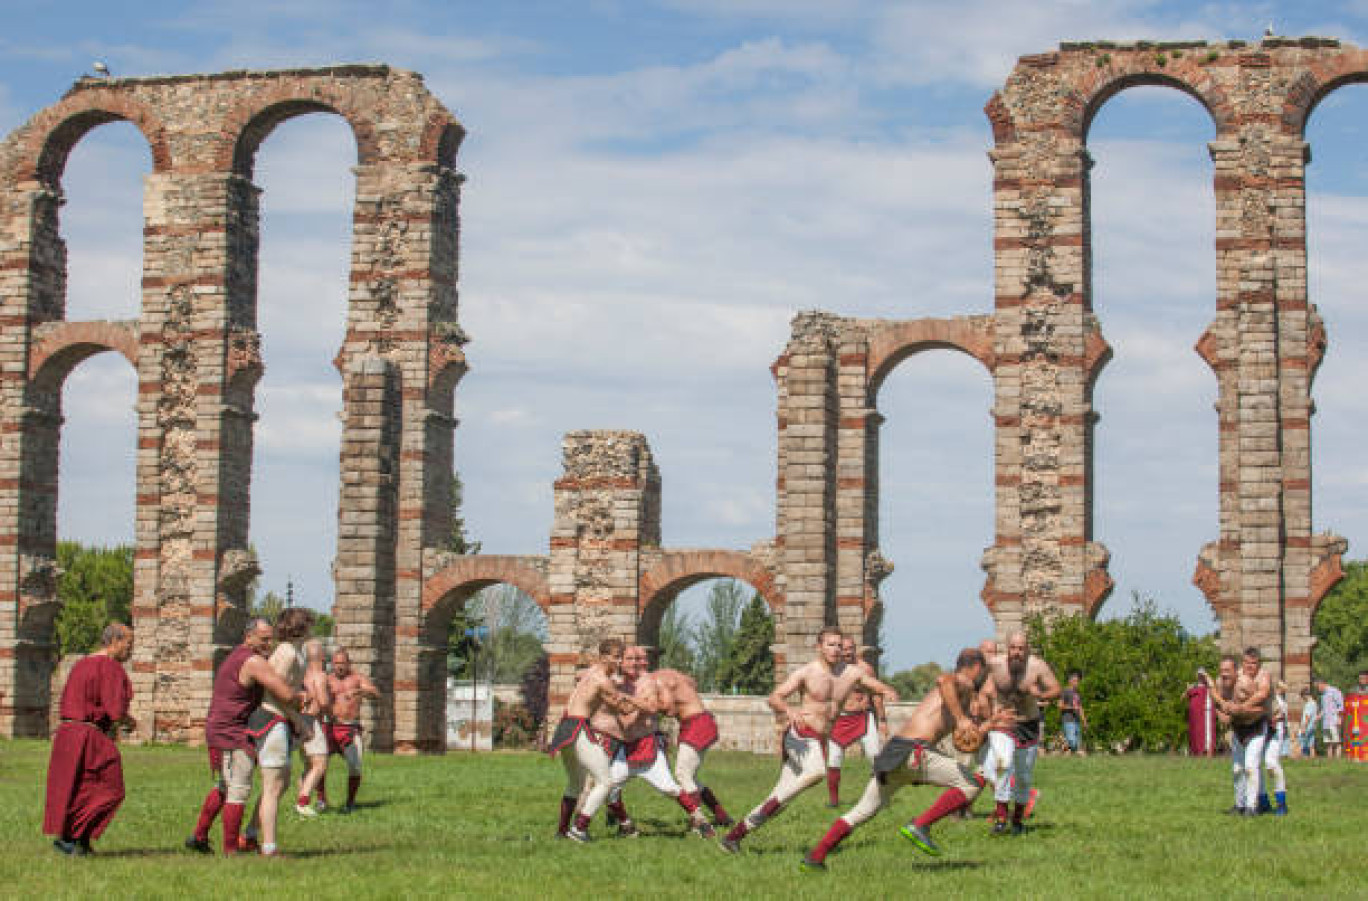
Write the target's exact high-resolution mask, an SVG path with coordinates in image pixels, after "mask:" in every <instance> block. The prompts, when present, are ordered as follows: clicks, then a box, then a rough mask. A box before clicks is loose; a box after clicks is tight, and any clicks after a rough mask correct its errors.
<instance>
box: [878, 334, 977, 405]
mask: <svg viewBox="0 0 1368 901" xmlns="http://www.w3.org/2000/svg"><path fill="white" fill-rule="evenodd" d="M993 330H994V326H993V318H992V317H991V316H978V317H973V318H970V319H964V318H957V319H914V320H910V321H907V322H889V323H880V324H879V325H877V326H875V327H873V328H871V329H870V330H869V356H868V358H867V361H866V364H865V365H866V371H867V373H868V379H869V396H870V400H871V402H872V401H873V399H874V398H875V397H877V396H878V393H879V388H880V387H881V386H882V385H883V382H884V379H886V378H887V377H888V375H889V373H891V372H892V371H893V370H894V369H896V368H897V366H898V364H899V363H901V362H902V361H903V360H906V359H907V358H908V357H910V356H912V355H913V354H917V353H921V352H922V351H925V350H935V349H944V350H957V351H959V352H961V353H964V354H967V355H968V356H971V357H973V358H974V359H975V360H978V361H979V362H980V363H982V364H983V366H984V368H986V369H987V370H988V372H989V374H990V375H991V374H992V372H993V367H994V365H995V364H996V358H995V356H994V354H993Z"/></svg>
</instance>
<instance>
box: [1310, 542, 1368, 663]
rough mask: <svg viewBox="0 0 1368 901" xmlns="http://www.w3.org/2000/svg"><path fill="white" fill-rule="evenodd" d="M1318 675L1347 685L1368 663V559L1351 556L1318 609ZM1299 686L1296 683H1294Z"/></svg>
mask: <svg viewBox="0 0 1368 901" xmlns="http://www.w3.org/2000/svg"><path fill="white" fill-rule="evenodd" d="M1311 631H1312V632H1313V634H1315V636H1316V638H1317V642H1316V650H1315V657H1314V662H1315V671H1316V675H1317V676H1320V677H1322V678H1324V679H1325V680H1326V681H1327V682H1329V683H1330V684H1332V685H1338V686H1340V687H1341V688H1347V687H1348V686H1350V685H1353V684H1354V683H1355V682H1356V681H1357V680H1358V673H1359V671H1360V670H1362V669H1364V668H1365V667H1368V561H1365V560H1351V561H1349V562H1348V563H1346V564H1345V565H1344V578H1343V579H1341V580H1340V582H1339V584H1338V585H1336V586H1335V587H1334V588H1332V589H1330V592H1329V594H1327V595H1326V596H1325V599H1324V600H1322V601H1321V605H1320V610H1318V611H1317V612H1316V619H1315V622H1314V623H1313V624H1312V627H1311ZM1293 687H1294V688H1296V686H1293Z"/></svg>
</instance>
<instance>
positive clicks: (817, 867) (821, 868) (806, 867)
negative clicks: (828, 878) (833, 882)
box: [798, 854, 827, 873]
mask: <svg viewBox="0 0 1368 901" xmlns="http://www.w3.org/2000/svg"><path fill="white" fill-rule="evenodd" d="M798 869H800V870H802V871H803V872H804V873H825V872H826V871H827V866H826V864H824V863H822V861H820V860H813V859H812V858H811V857H808V856H807V855H806V854H805V855H803V862H802V863H800V864H798Z"/></svg>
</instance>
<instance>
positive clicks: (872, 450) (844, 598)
mask: <svg viewBox="0 0 1368 901" xmlns="http://www.w3.org/2000/svg"><path fill="white" fill-rule="evenodd" d="M836 393H837V403H838V405H839V417H838V422H837V433H836V435H837V437H836V454H837V457H836V461H835V466H836V492H835V507H836V615H837V624H838V625H839V626H840V627H841V630H842V631H843V632H845V633H846V634H847V635H851V636H854V638H855V640H856V641H857V642H858V643H860V644H868V645H877V644H878V638H879V635H878V626H879V622H880V620H881V618H882V616H883V608H882V604H881V602H880V601H879V597H878V580H875V581H874V582H873V583H872V584H871V580H870V577H869V574H868V573H867V571H866V570H867V569H868V563H869V561H870V560H871V559H874V558H875V556H876V555H877V554H878V549H879V510H878V477H879V473H878V465H879V457H878V431H879V423H880V422H882V420H883V417H881V416H880V415H879V412H878V411H877V410H875V409H873V408H871V407H870V403H871V402H872V398H871V397H870V396H869V337H868V334H867V333H866V331H865V328H864V327H863V326H862V325H861V324H859V323H858V322H852V321H846V322H844V323H842V328H841V331H840V337H839V343H838V345H837V348H836ZM880 559H881V558H880ZM886 574H887V573H883V575H886ZM799 659H803V658H799Z"/></svg>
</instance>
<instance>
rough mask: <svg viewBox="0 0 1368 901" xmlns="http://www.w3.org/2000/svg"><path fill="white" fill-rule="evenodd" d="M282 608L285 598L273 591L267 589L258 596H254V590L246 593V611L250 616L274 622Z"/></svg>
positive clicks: (283, 607)
mask: <svg viewBox="0 0 1368 901" xmlns="http://www.w3.org/2000/svg"><path fill="white" fill-rule="evenodd" d="M284 609H285V599H284V598H283V597H281V596H280V595H278V594H276V593H275V592H274V591H268V592H266V593H265V594H264V595H262V596H261V597H259V598H258V597H256V592H255V591H252V592H250V593H249V595H248V602H247V612H248V613H249V614H251V615H252V616H259V617H261V618H262V619H265V620H270V621H271V622H275V621H276V620H277V619H279V618H280V611H282V610H284Z"/></svg>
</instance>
